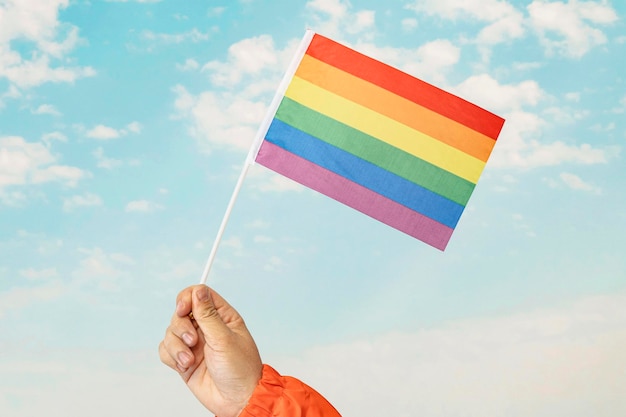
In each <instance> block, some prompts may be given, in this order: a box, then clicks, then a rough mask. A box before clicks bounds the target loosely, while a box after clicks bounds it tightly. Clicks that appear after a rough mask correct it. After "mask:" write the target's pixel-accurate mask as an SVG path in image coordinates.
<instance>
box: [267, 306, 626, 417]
mask: <svg viewBox="0 0 626 417" xmlns="http://www.w3.org/2000/svg"><path fill="white" fill-rule="evenodd" d="M624 329H626V297H625V296H624V295H613V296H601V297H593V298H587V299H584V300H580V301H579V302H577V303H576V304H574V305H571V306H568V307H562V308H554V309H546V310H538V311H534V312H525V313H520V314H516V315H510V316H505V317H499V318H482V319H479V318H477V319H469V320H460V321H455V322H451V323H448V324H447V325H444V326H440V327H436V328H431V329H425V330H421V331H417V332H414V333H393V334H389V335H386V336H377V337H370V338H368V339H364V340H358V341H354V342H350V343H345V344H336V345H330V346H320V347H317V348H314V349H311V350H309V351H308V352H306V353H305V354H304V355H302V356H300V357H298V358H292V359H285V358H276V359H275V360H274V359H272V363H273V364H275V366H277V367H278V369H279V370H280V371H282V372H284V373H287V374H291V375H297V376H298V377H301V378H304V380H305V381H307V382H308V383H310V384H311V385H313V386H314V387H319V388H320V389H321V390H322V388H323V390H322V392H323V393H324V394H325V395H326V396H327V397H328V398H329V399H330V400H331V402H332V403H333V404H334V405H335V406H337V408H338V409H339V410H340V411H341V412H342V413H343V415H354V416H375V415H381V414H383V415H394V416H414V415H428V416H433V417H435V416H448V417H449V416H485V415H489V416H493V417H500V416H501V417H505V416H506V417H522V416H530V415H532V416H537V417H548V416H550V417H553V416H555V415H556V416H569V417H583V416H588V415H594V416H597V417H612V416H615V415H621V414H624V413H626V400H625V399H624V396H623V395H622V392H623V387H624V386H626V374H625V373H624V369H625V367H626V355H624V352H623V346H624V344H625V343H626V330H624Z"/></svg>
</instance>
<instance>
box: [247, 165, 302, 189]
mask: <svg viewBox="0 0 626 417" xmlns="http://www.w3.org/2000/svg"><path fill="white" fill-rule="evenodd" d="M248 177H249V178H250V182H251V186H252V187H253V188H255V189H257V190H259V191H261V192H279V193H280V192H285V191H296V192H301V191H303V190H304V189H305V187H304V186H302V185H300V184H299V183H297V182H295V181H294V180H292V179H290V178H287V177H285V176H282V175H279V174H276V173H274V172H273V171H270V170H268V169H267V168H265V167H262V166H260V165H253V166H252V168H251V169H250V170H249V171H248Z"/></svg>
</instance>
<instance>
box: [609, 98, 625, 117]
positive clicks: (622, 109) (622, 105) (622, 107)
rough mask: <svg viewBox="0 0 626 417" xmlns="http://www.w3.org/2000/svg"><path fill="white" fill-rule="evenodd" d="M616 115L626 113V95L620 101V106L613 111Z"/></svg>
mask: <svg viewBox="0 0 626 417" xmlns="http://www.w3.org/2000/svg"><path fill="white" fill-rule="evenodd" d="M612 112H613V113H615V114H622V113H626V95H625V96H623V97H622V98H621V99H620V100H619V104H618V105H617V106H615V107H614V108H613V109H612Z"/></svg>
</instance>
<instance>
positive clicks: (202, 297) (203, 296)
mask: <svg viewBox="0 0 626 417" xmlns="http://www.w3.org/2000/svg"><path fill="white" fill-rule="evenodd" d="M196 297H198V300H199V301H202V302H203V303H204V302H207V301H209V289H208V288H207V287H202V288H200V289H199V290H198V292H197V293H196Z"/></svg>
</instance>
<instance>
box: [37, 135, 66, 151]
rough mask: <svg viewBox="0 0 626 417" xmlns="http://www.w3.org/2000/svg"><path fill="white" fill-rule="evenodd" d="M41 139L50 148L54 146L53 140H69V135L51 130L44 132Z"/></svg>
mask: <svg viewBox="0 0 626 417" xmlns="http://www.w3.org/2000/svg"><path fill="white" fill-rule="evenodd" d="M41 141H42V142H43V143H44V144H45V145H46V146H47V147H48V148H50V147H51V146H52V142H53V141H58V142H67V136H65V135H64V134H63V133H61V132H50V133H44V134H43V135H42V136H41Z"/></svg>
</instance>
